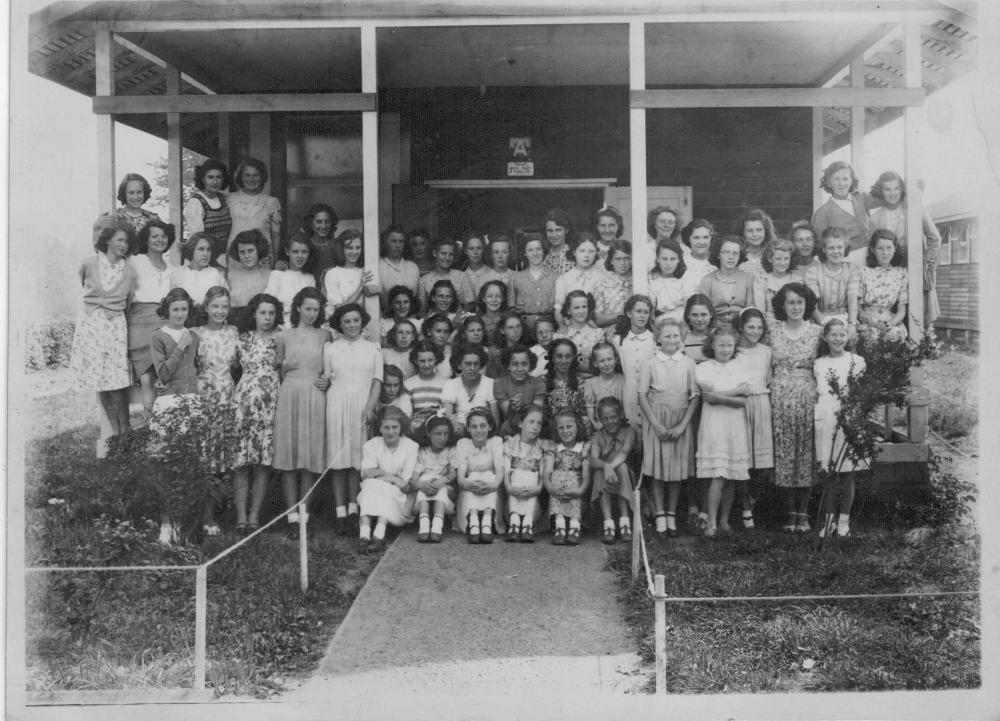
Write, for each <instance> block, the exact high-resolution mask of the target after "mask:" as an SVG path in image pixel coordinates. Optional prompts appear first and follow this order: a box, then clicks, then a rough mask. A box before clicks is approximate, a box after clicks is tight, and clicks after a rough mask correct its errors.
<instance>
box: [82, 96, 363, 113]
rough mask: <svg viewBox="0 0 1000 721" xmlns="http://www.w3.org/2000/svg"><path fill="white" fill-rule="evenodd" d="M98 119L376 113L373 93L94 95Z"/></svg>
mask: <svg viewBox="0 0 1000 721" xmlns="http://www.w3.org/2000/svg"><path fill="white" fill-rule="evenodd" d="M93 106H94V112H95V113H97V114H98V115H107V114H111V115H130V114H144V113H145V114H148V113H274V112H289V113H294V112H317V111H324V112H346V113H350V112H363V111H370V110H377V109H378V102H377V96H376V94H375V93H307V94H302V95H296V94H292V93H278V94H259V93H247V94H240V95H143V96H137V95H127V96H122V95H119V96H113V95H98V96H97V97H95V98H94V99H93Z"/></svg>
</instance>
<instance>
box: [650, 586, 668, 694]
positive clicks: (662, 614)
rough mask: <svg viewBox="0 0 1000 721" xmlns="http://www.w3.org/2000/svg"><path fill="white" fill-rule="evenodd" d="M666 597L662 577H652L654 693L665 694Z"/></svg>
mask: <svg viewBox="0 0 1000 721" xmlns="http://www.w3.org/2000/svg"><path fill="white" fill-rule="evenodd" d="M665 595H666V591H665V590H664V583H663V576H662V575H661V574H656V576H654V577H653V605H654V614H655V615H654V629H653V633H655V634H656V638H655V639H654V640H655V642H656V693H657V694H658V695H659V694H665V693H666V692H667V609H666V604H665V603H664V602H663V598H664V596H665Z"/></svg>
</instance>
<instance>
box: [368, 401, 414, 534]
mask: <svg viewBox="0 0 1000 721" xmlns="http://www.w3.org/2000/svg"><path fill="white" fill-rule="evenodd" d="M378 426H379V433H380V435H378V436H376V437H375V438H372V439H371V440H369V441H366V442H365V444H364V446H363V447H362V451H361V454H362V458H361V478H362V481H361V490H360V491H359V492H358V507H359V508H360V513H361V518H360V527H359V532H358V546H359V547H360V548H361V549H362V550H367V549H372V550H377V549H379V548H382V547H384V546H385V532H386V526H387V525H393V526H404V525H406V524H407V523H410V522H411V521H412V520H413V500H414V499H413V496H412V495H411V493H410V490H411V489H410V480H411V479H412V478H413V469H414V468H416V465H417V452H418V450H419V447H418V446H417V444H416V441H412V440H410V439H409V438H407V437H406V433H407V432H408V431H409V422H408V420H407V418H406V414H405V413H403V411H401V410H399V409H398V408H396V407H395V406H384V407H383V408H382V409H381V410H380V411H379V414H378ZM372 523H374V524H375V527H374V529H372Z"/></svg>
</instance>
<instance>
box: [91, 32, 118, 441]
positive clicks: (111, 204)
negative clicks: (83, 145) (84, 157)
mask: <svg viewBox="0 0 1000 721" xmlns="http://www.w3.org/2000/svg"><path fill="white" fill-rule="evenodd" d="M94 75H95V78H96V86H95V90H96V92H95V94H96V95H114V94H115V48H114V43H113V41H112V39H111V30H109V29H108V28H107V27H106V26H101V25H97V26H96V28H95V32H94ZM116 194H117V188H116V187H115V116H114V115H98V116H97V212H98V213H104V212H107V211H114V209H115V201H116V197H115V196H116ZM95 400H96V401H97V423H98V426H99V431H98V434H97V444H96V446H95V449H94V450H95V452H96V454H97V457H98V458H105V457H107V455H108V439H109V438H111V436H112V435H114V433H113V428H114V426H113V425H112V423H111V418H110V416H109V415H108V411H107V409H106V408H105V407H104V404H103V403H102V402H101V394H100V393H97V394H96V395H95Z"/></svg>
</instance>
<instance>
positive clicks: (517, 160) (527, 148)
mask: <svg viewBox="0 0 1000 721" xmlns="http://www.w3.org/2000/svg"><path fill="white" fill-rule="evenodd" d="M508 146H509V150H510V154H509V156H508V158H507V177H510V178H530V177H531V176H533V175H534V174H535V163H534V162H533V161H532V160H531V138H524V137H520V138H515V137H512V138H510V142H509V143H508Z"/></svg>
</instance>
